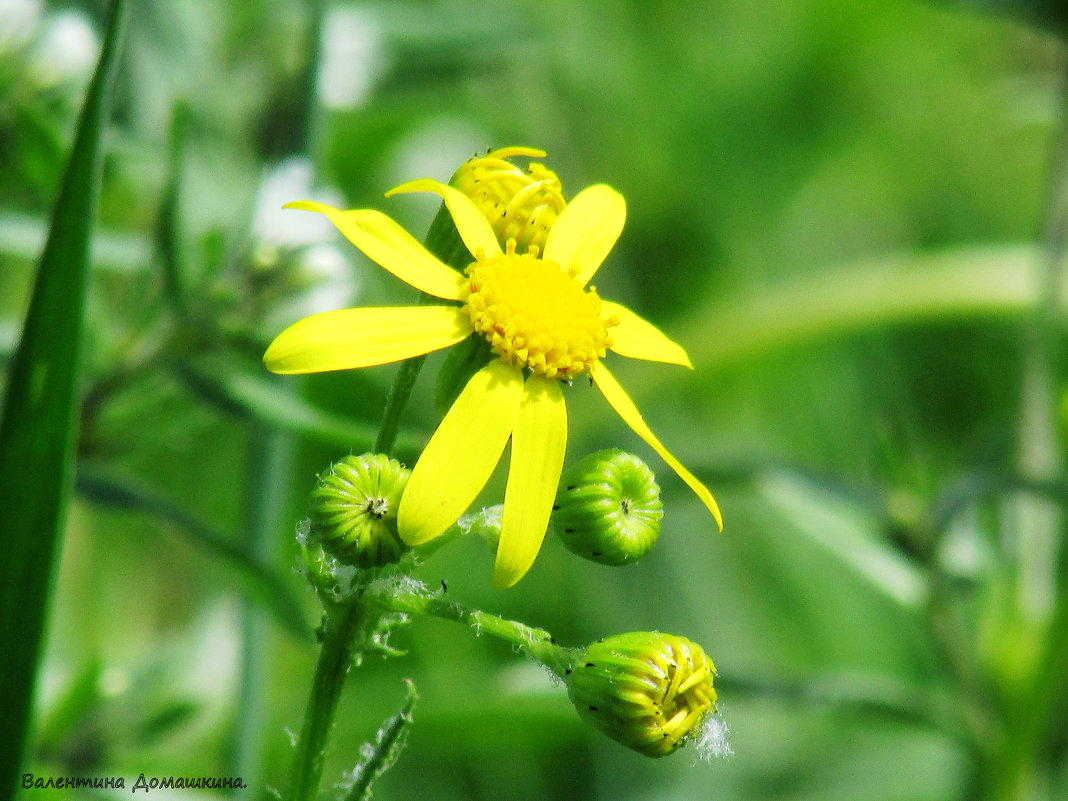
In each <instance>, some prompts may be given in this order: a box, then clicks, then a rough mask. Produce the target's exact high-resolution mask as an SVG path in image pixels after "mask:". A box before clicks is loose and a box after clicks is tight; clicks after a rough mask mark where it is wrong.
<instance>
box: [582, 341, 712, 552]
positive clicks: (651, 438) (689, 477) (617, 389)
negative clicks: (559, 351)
mask: <svg viewBox="0 0 1068 801" xmlns="http://www.w3.org/2000/svg"><path fill="white" fill-rule="evenodd" d="M590 376H591V377H592V378H593V383H595V384H596V385H597V388H598V389H599V390H601V394H602V395H604V397H605V400H607V401H608V403H609V404H610V405H611V406H612V408H613V409H615V410H616V413H617V414H618V415H619V416H620V417H622V418H623V422H625V423H626V424H627V425H628V426H630V427H631V428H632V429H633V430H634V433H635V434H637V435H638V436H639V437H641V438H642V439H644V440H645V441H646V442H647V443H649V445H650V447H652V449H653V450H655V451H656V452H657V453H658V454H660V458H661V459H663V460H664V461H665V462H667V463H668V464H669V465H671V469H672V470H674V471H675V472H676V473H678V474H679V478H681V479H682V480H683V481H685V482H686V484H687V485H688V486H689V487H690V489H692V490H693V491H694V492H695V493H696V494H697V497H698V498H700V499H701V502H702V503H703V504H704V505H705V506H707V507H708V511H710V512H711V513H712V517H714V518H715V519H716V525H718V526H719V530H720V531H722V530H723V516H722V515H721V514H720V512H719V505H718V504H717V503H716V499H715V498H713V497H712V493H711V492H709V490H708V487H706V486H705V485H704V484H702V483H701V482H700V481H698V480H697V479H696V478H695V477H694V475H693V473H691V472H690V471H689V470H687V469H686V468H685V467H683V466H682V463H681V462H679V460H678V459H676V458H675V457H674V456H672V455H671V453H670V452H669V451H668V449H667V448H665V447H664V446H663V445H662V444H661V442H660V440H658V439H657V438H656V435H655V434H654V433H653V432H652V430H650V428H649V426H648V425H647V424H646V422H645V420H644V419H643V418H642V416H641V413H640V412H639V411H638V408H637V407H636V406H635V405H634V401H632V400H631V399H630V396H629V395H627V393H626V391H625V390H624V389H623V387H621V386H620V385H619V382H618V381H616V379H615V378H614V377H613V375H612V374H611V373H610V372H608V370H607V369H606V368H605V366H604V364H602V363H601V362H594V364H593V366H592V367H591V368H590Z"/></svg>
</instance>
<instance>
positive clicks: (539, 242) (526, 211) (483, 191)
mask: <svg viewBox="0 0 1068 801" xmlns="http://www.w3.org/2000/svg"><path fill="white" fill-rule="evenodd" d="M512 156H527V157H530V158H543V157H544V156H545V153H544V152H543V151H541V150H534V149H533V148H528V147H506V148H501V149H499V150H493V151H490V152H489V153H487V154H486V155H485V156H476V157H475V158H473V159H470V160H469V161H467V162H465V163H464V164H462V165H461V166H460V168H459V169H458V170H457V171H456V173H455V174H454V175H453V176H452V180H451V181H449V183H450V184H452V185H453V186H454V187H456V188H457V189H459V190H460V191H461V192H463V193H464V194H465V195H467V196H468V197H469V198H471V199H472V200H473V201H474V202H475V205H476V206H478V208H479V209H480V210H481V211H482V213H483V214H484V215H485V216H486V219H487V220H489V221H490V224H491V225H492V226H493V231H494V233H496V234H497V239H498V241H499V242H500V243H501V246H502V247H503V246H504V244H505V243H506V242H507V241H508V240H509V239H514V240H515V243H516V249H517V250H518V251H520V252H523V251H526V250H529V249H530V248H531V247H535V248H537V249H538V250H542V249H544V247H545V239H546V237H547V236H548V235H549V228H551V227H552V224H553V223H554V222H555V221H556V218H557V216H559V214H560V212H561V211H563V210H564V205H565V203H564V196H563V193H562V190H561V186H560V179H559V178H558V177H557V176H556V173H554V172H553V171H552V170H550V169H548V168H547V167H545V166H544V165H542V164H538V163H536V162H531V163H530V164H529V165H528V166H527V169H526V171H523V170H521V169H520V168H519V167H517V166H515V165H514V164H512V163H511V162H510V161H508V158H510V157H512Z"/></svg>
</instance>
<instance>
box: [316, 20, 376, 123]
mask: <svg viewBox="0 0 1068 801" xmlns="http://www.w3.org/2000/svg"><path fill="white" fill-rule="evenodd" d="M386 67H387V58H386V53H385V48H384V47H383V46H382V32H381V29H380V28H379V26H378V25H377V24H376V21H375V19H374V18H373V16H372V15H371V14H370V13H369V12H368V11H367V10H366V9H357V8H351V7H348V8H347V7H343V6H342V7H338V8H333V9H331V10H330V12H329V13H328V14H327V17H326V21H325V23H324V25H323V58H322V65H321V67H320V70H319V85H318V91H319V100H320V101H321V102H322V104H323V105H324V106H325V107H327V108H336V109H352V108H359V107H360V106H363V105H364V104H366V103H367V101H368V100H369V99H370V97H371V91H372V90H373V89H374V85H375V83H376V81H377V80H378V78H379V76H381V75H382V74H383V73H384V72H385V71H386Z"/></svg>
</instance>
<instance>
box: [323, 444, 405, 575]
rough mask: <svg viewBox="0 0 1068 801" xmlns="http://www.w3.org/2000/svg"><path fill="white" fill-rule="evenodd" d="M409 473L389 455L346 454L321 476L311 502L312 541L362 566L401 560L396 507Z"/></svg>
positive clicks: (339, 557) (330, 553)
mask: <svg viewBox="0 0 1068 801" xmlns="http://www.w3.org/2000/svg"><path fill="white" fill-rule="evenodd" d="M409 475H410V471H409V470H407V469H405V468H404V467H402V466H401V464H400V462H398V461H396V460H395V459H390V458H389V457H388V456H384V455H382V454H376V453H367V454H363V455H361V456H346V457H345V458H344V459H342V460H341V461H339V462H337V463H335V464H333V465H332V466H331V467H330V469H329V470H328V471H327V472H326V473H324V474H323V475H321V476H319V481H318V483H317V484H316V486H315V489H314V490H312V494H311V498H310V500H309V502H308V522H309V525H310V528H309V532H308V535H309V539H310V540H311V541H313V542H318V543H319V544H321V545H322V549H323V551H324V552H325V554H327V555H328V556H331V557H333V558H335V559H337V560H338V561H339V562H341V563H342V564H346V565H352V566H354V567H358V568H372V567H381V566H383V565H387V564H391V563H393V562H396V561H397V560H399V559H400V557H401V555H402V554H403V553H404V552H405V551H406V550H407V546H406V545H405V544H404V543H403V542H402V541H401V539H400V536H399V535H398V534H397V506H398V505H399V504H400V499H401V494H402V493H403V492H404V487H405V485H406V484H407V483H408V476H409Z"/></svg>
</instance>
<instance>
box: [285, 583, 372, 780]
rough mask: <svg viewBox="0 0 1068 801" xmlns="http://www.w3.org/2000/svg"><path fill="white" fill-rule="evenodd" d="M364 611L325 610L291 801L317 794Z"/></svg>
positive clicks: (351, 607) (296, 756)
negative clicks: (321, 645)
mask: <svg viewBox="0 0 1068 801" xmlns="http://www.w3.org/2000/svg"><path fill="white" fill-rule="evenodd" d="M365 610H366V607H365V606H364V605H363V604H361V603H359V602H358V601H355V602H353V603H350V604H348V605H346V606H341V607H333V608H328V609H327V613H326V617H325V619H324V621H323V629H322V637H323V647H322V650H321V651H320V652H319V661H318V662H317V663H316V665H315V678H314V679H312V687H311V694H310V696H309V697H308V709H307V712H306V713H305V716H304V725H303V727H302V728H301V731H300V740H299V741H298V742H297V750H296V753H295V754H294V756H293V777H292V785H291V787H290V791H289V799H290V801H310V800H311V799H313V798H315V796H316V793H318V791H319V780H320V779H321V778H322V775H323V761H324V758H325V756H326V738H327V737H328V736H329V734H330V729H331V727H332V726H333V725H334V715H335V713H336V712H337V704H338V701H339V700H340V698H341V688H342V686H343V685H344V684H345V676H346V675H348V672H349V668H350V667H351V665H352V658H353V655H354V654H355V653H356V651H357V646H358V643H357V641H356V635H357V633H358V632H359V630H360V627H361V625H362V624H363V622H364V618H365Z"/></svg>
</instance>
